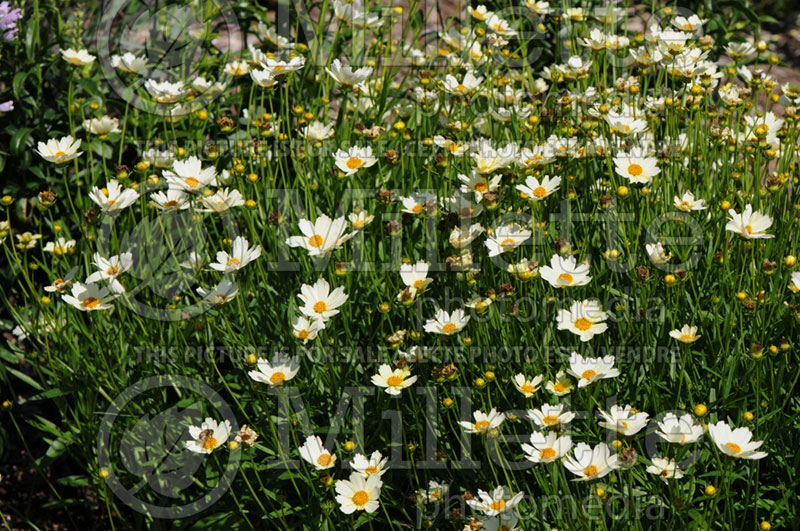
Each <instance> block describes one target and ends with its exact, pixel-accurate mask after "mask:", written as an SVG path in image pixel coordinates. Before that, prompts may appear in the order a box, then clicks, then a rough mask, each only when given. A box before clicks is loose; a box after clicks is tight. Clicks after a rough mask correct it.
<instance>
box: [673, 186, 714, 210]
mask: <svg viewBox="0 0 800 531" xmlns="http://www.w3.org/2000/svg"><path fill="white" fill-rule="evenodd" d="M673 203H674V204H675V208H677V209H678V210H680V211H682V212H692V211H693V210H705V209H707V208H708V206H707V205H706V202H705V200H704V199H695V198H694V194H693V193H692V192H688V191H687V192H684V193H683V195H682V196H681V197H678V196H677V195H676V196H675V198H674V199H673Z"/></svg>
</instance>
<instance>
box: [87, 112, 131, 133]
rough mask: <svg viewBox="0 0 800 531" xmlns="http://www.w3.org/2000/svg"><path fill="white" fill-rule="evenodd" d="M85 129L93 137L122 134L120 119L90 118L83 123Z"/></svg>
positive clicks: (106, 117) (108, 117) (107, 117)
mask: <svg viewBox="0 0 800 531" xmlns="http://www.w3.org/2000/svg"><path fill="white" fill-rule="evenodd" d="M83 129H84V130H85V131H89V132H90V133H92V134H93V135H97V136H106V135H108V134H110V133H121V132H122V131H121V130H120V128H119V118H112V117H110V116H101V117H100V118H90V119H88V120H84V121H83Z"/></svg>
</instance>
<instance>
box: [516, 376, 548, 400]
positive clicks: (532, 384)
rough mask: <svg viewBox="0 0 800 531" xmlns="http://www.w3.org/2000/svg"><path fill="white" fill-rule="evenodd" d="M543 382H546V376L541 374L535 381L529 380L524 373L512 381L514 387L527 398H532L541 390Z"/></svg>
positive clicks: (534, 378)
mask: <svg viewBox="0 0 800 531" xmlns="http://www.w3.org/2000/svg"><path fill="white" fill-rule="evenodd" d="M542 381H544V376H542V375H541V374H539V375H537V376H534V377H533V379H529V378H528V377H526V376H525V375H524V374H522V373H520V374H517V375H515V376H514V379H513V380H512V382H513V384H514V387H516V388H517V391H519V392H520V393H522V395H523V396H524V397H525V398H531V397H532V396H533V395H534V393H536V391H538V390H539V387H540V386H541V385H542Z"/></svg>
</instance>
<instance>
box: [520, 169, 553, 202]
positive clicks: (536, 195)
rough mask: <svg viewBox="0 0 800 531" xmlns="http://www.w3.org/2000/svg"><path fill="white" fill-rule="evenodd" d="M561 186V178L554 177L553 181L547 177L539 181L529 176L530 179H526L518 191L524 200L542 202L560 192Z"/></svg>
mask: <svg viewBox="0 0 800 531" xmlns="http://www.w3.org/2000/svg"><path fill="white" fill-rule="evenodd" d="M560 186H561V177H553V178H552V179H551V178H550V176H549V175H545V176H544V178H543V179H542V180H541V181H539V179H537V178H535V177H533V176H528V178H526V179H525V184H518V185H517V190H518V191H519V195H520V197H521V198H522V199H527V200H529V201H541V200H543V199H545V198H546V197H548V196H550V195H553V194H554V193H555V192H556V191H558V188H559V187H560Z"/></svg>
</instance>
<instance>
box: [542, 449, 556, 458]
mask: <svg viewBox="0 0 800 531" xmlns="http://www.w3.org/2000/svg"><path fill="white" fill-rule="evenodd" d="M555 456H556V451H555V450H553V449H552V448H545V449H544V450H542V451H541V452H539V457H541V458H542V459H552V458H554V457H555Z"/></svg>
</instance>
